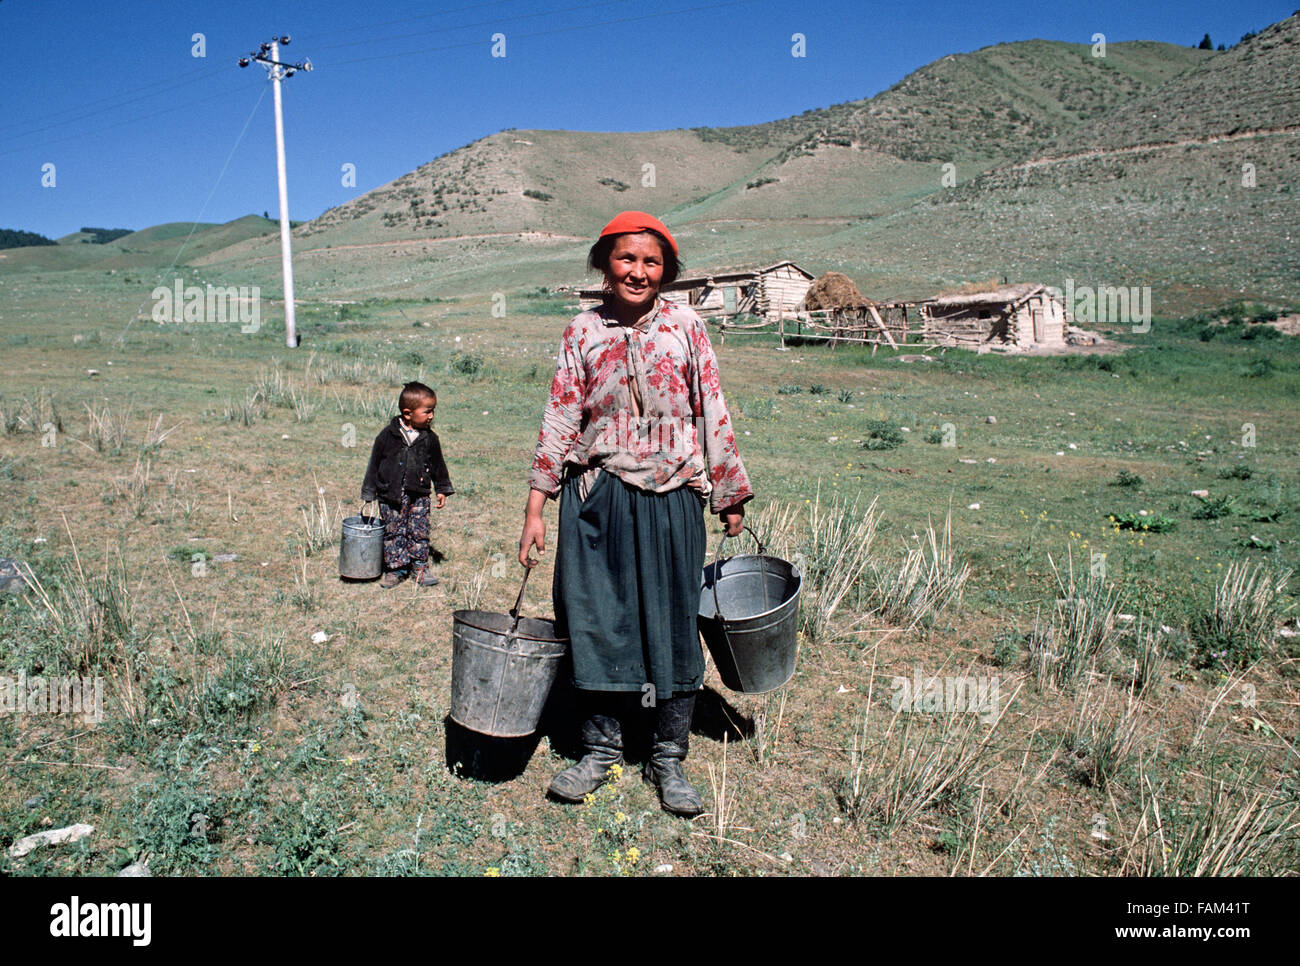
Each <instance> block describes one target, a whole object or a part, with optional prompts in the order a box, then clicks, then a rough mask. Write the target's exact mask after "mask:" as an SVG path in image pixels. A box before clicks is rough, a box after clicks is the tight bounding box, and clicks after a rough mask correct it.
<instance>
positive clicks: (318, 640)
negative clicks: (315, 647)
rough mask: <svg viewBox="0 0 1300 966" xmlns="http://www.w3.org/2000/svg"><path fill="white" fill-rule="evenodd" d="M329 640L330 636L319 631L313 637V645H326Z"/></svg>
mask: <svg viewBox="0 0 1300 966" xmlns="http://www.w3.org/2000/svg"><path fill="white" fill-rule="evenodd" d="M329 639H330V636H329V635H328V634H326V633H325V632H324V631H317V632H316V633H315V634H313V635H312V636H311V642H312V643H313V644H324V643H325V642H326V641H328V640H329Z"/></svg>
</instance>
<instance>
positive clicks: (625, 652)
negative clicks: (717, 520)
mask: <svg viewBox="0 0 1300 966" xmlns="http://www.w3.org/2000/svg"><path fill="white" fill-rule="evenodd" d="M706 543H707V536H706V533H705V529H704V512H703V501H702V500H701V498H700V497H699V496H698V495H697V494H696V492H695V491H694V490H692V489H689V488H687V487H684V486H683V487H680V488H678V489H676V490H673V491H671V492H669V493H647V492H645V491H643V490H638V489H637V488H636V487H633V486H629V485H628V484H626V483H624V482H623V481H622V480H621V479H619V478H618V477H617V476H614V475H613V474H612V473H601V474H600V476H599V477H597V479H596V482H595V483H594V484H593V485H592V487H591V491H590V492H589V493H588V494H587V499H586V500H585V501H582V500H579V499H578V478H577V477H572V478H569V479H566V480H565V482H564V486H563V490H562V492H561V494H560V526H559V539H558V541H557V548H556V558H555V584H554V588H553V596H554V603H555V617H556V623H557V625H558V628H559V632H560V633H561V634H565V633H567V636H568V638H569V641H570V647H571V653H572V656H573V683H574V686H575V687H577V688H579V689H580V690H583V691H640V692H642V694H644V695H649V696H650V697H651V699H652V701H655V700H666V699H668V698H670V697H672V696H673V695H674V694H680V693H684V692H693V691H697V690H699V688H700V686H701V685H702V684H703V683H704V658H703V656H702V654H701V652H700V636H699V631H698V630H697V627H696V615H697V613H698V611H699V607H700V571H701V569H702V568H703V566H704V555H705V552H706ZM648 685H649V686H652V687H653V690H651V687H648ZM643 703H647V706H648V704H649V702H646V701H645V699H644V698H643Z"/></svg>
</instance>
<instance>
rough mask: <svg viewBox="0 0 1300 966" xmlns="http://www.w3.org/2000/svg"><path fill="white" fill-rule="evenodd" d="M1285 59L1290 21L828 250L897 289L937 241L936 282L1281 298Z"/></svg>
mask: <svg viewBox="0 0 1300 966" xmlns="http://www.w3.org/2000/svg"><path fill="white" fill-rule="evenodd" d="M1298 53H1300V16H1293V17H1291V18H1289V19H1287V20H1285V21H1283V22H1281V23H1279V24H1275V25H1274V26H1272V27H1270V28H1268V29H1267V30H1264V31H1262V32H1261V33H1260V34H1259V35H1258V36H1256V37H1255V38H1253V39H1251V40H1249V41H1247V42H1245V43H1243V44H1241V45H1240V46H1238V47H1235V48H1234V49H1232V50H1231V51H1227V52H1225V53H1220V54H1216V55H1214V57H1212V58H1210V59H1208V60H1206V61H1205V62H1204V63H1202V64H1200V65H1199V66H1197V67H1195V68H1193V69H1191V70H1189V71H1187V72H1186V73H1184V74H1181V75H1179V76H1177V77H1175V78H1173V79H1172V80H1170V81H1169V82H1168V83H1167V84H1165V85H1164V86H1162V87H1160V88H1159V89H1158V90H1155V91H1153V92H1151V93H1148V94H1146V95H1144V96H1142V97H1140V98H1137V99H1135V100H1133V101H1131V102H1129V103H1127V104H1124V105H1122V106H1120V107H1118V108H1116V109H1115V110H1114V111H1111V112H1107V113H1106V114H1105V115H1103V116H1101V117H1098V118H1095V119H1093V120H1091V121H1089V122H1088V123H1086V124H1084V125H1082V126H1081V127H1079V128H1078V129H1077V130H1075V131H1073V132H1071V133H1069V134H1066V135H1061V136H1059V137H1057V138H1056V139H1054V140H1053V141H1052V143H1051V144H1049V145H1048V146H1047V147H1046V148H1045V150H1044V151H1043V152H1042V154H1041V155H1040V156H1039V157H1037V158H1034V159H1030V160H1028V161H1025V162H1021V163H1016V164H1009V165H1005V166H1002V167H999V168H997V169H996V170H993V171H990V172H988V173H985V174H982V175H980V176H979V177H977V178H975V179H973V180H972V181H970V182H969V183H967V184H963V185H960V186H958V187H956V188H953V189H951V190H948V191H945V192H937V193H935V194H934V195H932V196H931V197H929V198H927V199H926V200H925V201H924V202H922V203H921V204H918V205H917V206H916V207H915V208H913V209H910V210H908V211H907V212H906V213H905V214H901V215H896V216H894V217H893V218H890V219H885V220H883V221H881V222H879V223H875V224H870V225H865V226H862V227H861V228H860V229H858V230H853V231H848V232H845V233H843V235H842V236H841V237H840V238H838V239H836V240H835V242H834V244H833V245H830V246H828V248H827V253H828V254H832V253H833V254H838V255H840V256H843V257H847V256H848V255H850V254H851V253H866V254H867V255H868V257H872V258H874V259H876V260H877V262H878V263H879V262H884V263H886V264H888V266H889V270H888V274H889V275H891V276H893V277H896V278H897V279H898V280H899V283H900V284H905V280H906V278H907V277H908V276H909V275H915V274H916V272H915V266H916V265H917V264H918V263H923V262H925V261H927V260H929V259H931V258H932V257H933V256H934V254H935V252H936V250H939V251H942V252H943V253H944V266H943V270H944V273H945V276H946V277H947V278H948V279H950V280H960V279H963V278H985V277H989V276H991V275H1002V274H1009V275H1013V276H1017V277H1041V278H1042V279H1043V280H1044V281H1048V282H1050V283H1054V284H1058V285H1061V284H1063V280H1064V279H1065V278H1067V277H1073V278H1075V279H1076V281H1077V283H1078V284H1094V285H1095V284H1099V283H1110V284H1122V285H1130V286H1131V285H1150V286H1152V290H1153V298H1155V300H1156V302H1157V304H1158V305H1166V306H1167V307H1169V308H1172V309H1190V308H1193V307H1196V306H1198V305H1205V304H1208V303H1215V302H1218V301H1222V300H1225V299H1228V298H1245V297H1250V298H1264V299H1277V300H1286V299H1294V298H1295V297H1296V296H1297V295H1300V291H1297V286H1296V275H1297V272H1296V259H1295V254H1294V253H1295V241H1294V234H1295V225H1297V224H1300V199H1298V198H1297V195H1296V192H1295V191H1294V189H1293V186H1294V185H1295V184H1296V182H1297V176H1298V175H1300V125H1297V124H1296V123H1295V112H1294V104H1295V103H1297V99H1298V98H1300V57H1297V54H1298ZM1246 164H1251V165H1253V166H1254V179H1255V180H1254V186H1253V187H1251V186H1249V185H1248V182H1249V178H1248V177H1246V173H1247V171H1248V169H1245V168H1244V165H1246ZM1244 181H1245V182H1247V183H1243V182H1244Z"/></svg>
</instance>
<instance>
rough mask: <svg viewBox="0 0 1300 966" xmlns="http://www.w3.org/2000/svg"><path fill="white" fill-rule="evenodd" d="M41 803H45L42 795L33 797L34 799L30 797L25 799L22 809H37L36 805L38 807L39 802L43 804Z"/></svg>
mask: <svg viewBox="0 0 1300 966" xmlns="http://www.w3.org/2000/svg"><path fill="white" fill-rule="evenodd" d="M43 801H45V796H44V795H36V796H34V797H32V798H29V799H27V801H25V802H23V807H24V808H36V807H37V806H38V805H40V804H41V802H43Z"/></svg>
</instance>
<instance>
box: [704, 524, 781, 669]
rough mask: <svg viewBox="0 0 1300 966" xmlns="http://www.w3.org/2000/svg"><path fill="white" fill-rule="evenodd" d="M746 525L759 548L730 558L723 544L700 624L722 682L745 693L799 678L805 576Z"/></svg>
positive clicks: (707, 583) (708, 577)
mask: <svg viewBox="0 0 1300 966" xmlns="http://www.w3.org/2000/svg"><path fill="white" fill-rule="evenodd" d="M745 529H746V530H747V531H748V532H749V535H750V536H752V537H754V541H755V542H756V543H757V544H758V553H757V554H737V555H736V556H734V557H728V558H726V559H725V560H724V559H723V558H722V557H721V553H722V546H721V545H719V547H718V554H719V556H718V557H717V558H715V559H714V561H713V563H712V564H710V565H708V566H707V567H705V568H704V575H703V580H704V583H703V588H702V590H701V592H700V613H699V627H700V633H701V634H703V635H704V643H705V644H707V645H708V648H709V653H710V654H712V655H713V663H714V664H716V665H717V667H718V674H719V675H720V676H721V678H722V683H723V684H725V685H726V686H727V687H728V688H730V689H731V690H732V691H739V692H741V693H742V694H763V693H765V692H767V691H775V690H776V689H777V688H779V687H781V686H782V685H783V684H785V683H786V682H787V681H789V680H790V678H792V677H794V666H795V660H796V658H797V657H798V652H799V639H798V636H797V632H798V625H799V594H800V592H801V591H802V590H803V575H802V574H800V573H799V568H797V567H795V566H794V564H791V563H788V562H787V561H785V560H782V559H781V558H780V557H770V556H767V554H766V548H765V547H764V546H763V542H762V541H761V540H759V539H758V537H757V536H756V535H755V534H754V531H753V530H750V529H749V527H746V528H745ZM726 541H727V538H726V537H723V538H722V542H723V543H726Z"/></svg>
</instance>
